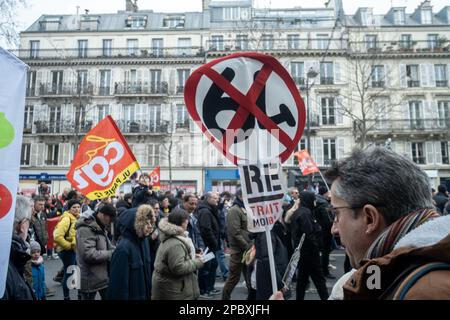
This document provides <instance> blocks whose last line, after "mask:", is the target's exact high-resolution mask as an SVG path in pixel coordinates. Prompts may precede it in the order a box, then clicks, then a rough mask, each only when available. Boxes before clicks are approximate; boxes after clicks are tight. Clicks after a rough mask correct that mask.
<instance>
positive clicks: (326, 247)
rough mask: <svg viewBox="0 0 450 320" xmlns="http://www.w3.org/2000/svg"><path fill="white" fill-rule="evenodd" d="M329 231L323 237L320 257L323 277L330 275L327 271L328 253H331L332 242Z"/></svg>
mask: <svg viewBox="0 0 450 320" xmlns="http://www.w3.org/2000/svg"><path fill="white" fill-rule="evenodd" d="M332 237H333V236H332V235H331V230H330V232H328V233H326V234H325V235H324V236H323V250H322V255H321V257H320V259H321V264H322V272H323V274H324V275H328V274H330V271H329V270H328V265H329V264H330V253H331V251H332V250H331V241H332Z"/></svg>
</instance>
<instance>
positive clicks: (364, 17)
mask: <svg viewBox="0 0 450 320" xmlns="http://www.w3.org/2000/svg"><path fill="white" fill-rule="evenodd" d="M361 24H362V25H363V26H368V25H372V24H373V14H372V11H371V10H363V11H362V12H361Z"/></svg>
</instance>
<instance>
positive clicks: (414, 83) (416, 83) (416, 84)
mask: <svg viewBox="0 0 450 320" xmlns="http://www.w3.org/2000/svg"><path fill="white" fill-rule="evenodd" d="M417 87H420V81H419V80H408V88H417Z"/></svg>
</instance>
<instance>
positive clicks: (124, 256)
mask: <svg viewBox="0 0 450 320" xmlns="http://www.w3.org/2000/svg"><path fill="white" fill-rule="evenodd" d="M136 212H137V208H133V209H129V210H127V211H125V212H123V213H122V215H121V216H120V229H121V230H120V231H121V236H122V238H121V240H120V241H119V244H118V245H117V247H116V250H115V251H114V253H113V255H112V258H111V272H110V276H109V285H108V299H110V300H150V297H151V282H152V275H151V258H150V248H149V244H148V238H139V237H138V235H137V233H136V225H137V224H138V223H137V220H138V217H137V215H136Z"/></svg>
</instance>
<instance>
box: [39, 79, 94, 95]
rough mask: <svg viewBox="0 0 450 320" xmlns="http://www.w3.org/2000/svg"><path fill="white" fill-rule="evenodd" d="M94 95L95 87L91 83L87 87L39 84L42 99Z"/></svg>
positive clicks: (70, 84)
mask: <svg viewBox="0 0 450 320" xmlns="http://www.w3.org/2000/svg"><path fill="white" fill-rule="evenodd" d="M31 93H32V92H31ZM93 93H94V86H93V85H92V84H91V83H89V84H87V85H85V86H79V85H77V84H76V83H75V84H74V83H62V84H56V83H42V82H41V83H40V84H39V95H40V96H42V97H49V96H50V97H51V96H79V95H92V94H93Z"/></svg>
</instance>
